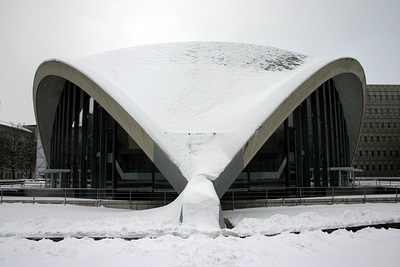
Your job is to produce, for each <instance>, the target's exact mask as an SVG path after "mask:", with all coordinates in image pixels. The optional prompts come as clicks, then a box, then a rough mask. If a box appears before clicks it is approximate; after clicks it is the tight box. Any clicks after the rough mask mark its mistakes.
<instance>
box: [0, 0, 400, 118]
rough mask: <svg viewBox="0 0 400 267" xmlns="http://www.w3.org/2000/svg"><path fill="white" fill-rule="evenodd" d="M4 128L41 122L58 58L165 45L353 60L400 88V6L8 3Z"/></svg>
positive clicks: (183, 0)
mask: <svg viewBox="0 0 400 267" xmlns="http://www.w3.org/2000/svg"><path fill="white" fill-rule="evenodd" d="M0 40H1V41H0V102H1V104H0V120H1V121H7V122H14V123H25V124H33V123H35V118H34V111H33V104H32V82H33V77H34V74H35V71H36V68H37V67H38V66H39V65H40V63H41V62H42V61H44V60H46V59H49V58H60V57H63V58H65V57H66V58H80V57H83V56H87V55H91V54H94V53H98V52H102V51H108V50H113V49H118V48H123V47H129V46H135V45H142V44H150V43H164V42H182V41H230V42H241V43H252V44H260V45H267V46H274V47H278V48H283V49H287V50H291V51H295V52H300V53H303V54H307V55H312V56H317V57H330V56H350V57H353V58H356V59H357V60H359V61H360V63H361V64H362V65H363V67H364V69H365V72H366V76H367V83H370V84H400V67H399V64H400V1H399V0H323V1H322V0H130V1H129V0H113V1H110V0H63V1H61V0H0Z"/></svg>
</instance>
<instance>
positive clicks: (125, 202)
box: [0, 186, 399, 210]
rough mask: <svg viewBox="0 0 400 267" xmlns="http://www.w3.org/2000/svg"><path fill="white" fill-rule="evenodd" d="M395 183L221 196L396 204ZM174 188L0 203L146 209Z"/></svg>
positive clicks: (23, 197) (54, 192)
mask: <svg viewBox="0 0 400 267" xmlns="http://www.w3.org/2000/svg"><path fill="white" fill-rule="evenodd" d="M398 191H399V190H398V187H397V186H387V187H370V186H363V187H289V188H284V187H282V188H267V189H248V190H240V191H239V190H238V191H228V192H226V193H225V194H224V196H223V197H222V198H221V206H222V208H223V209H224V210H229V209H237V208H249V207H272V206H294V205H318V204H322V205H326V204H353V203H374V202H392V203H399V196H398V193H399V192H398ZM177 196H178V194H177V193H176V192H173V191H152V190H148V191H145V190H138V189H136V188H135V189H130V188H126V189H87V188H20V189H14V188H0V204H2V203H4V202H7V203H12V202H23V203H32V204H35V203H46V204H49V203H53V204H64V205H67V204H74V205H86V206H95V207H100V206H103V207H112V208H124V209H147V208H153V207H160V206H164V205H166V204H169V203H171V202H172V201H174V200H175V198H176V197H177Z"/></svg>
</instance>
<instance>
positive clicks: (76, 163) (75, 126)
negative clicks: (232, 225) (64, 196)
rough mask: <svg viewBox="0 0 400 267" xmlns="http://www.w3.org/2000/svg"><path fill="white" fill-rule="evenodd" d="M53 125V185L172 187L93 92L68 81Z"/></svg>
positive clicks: (76, 186)
mask: <svg viewBox="0 0 400 267" xmlns="http://www.w3.org/2000/svg"><path fill="white" fill-rule="evenodd" d="M56 112H57V115H56V120H55V121H54V125H53V135H52V141H51V155H50V162H49V163H50V165H49V167H50V168H51V169H53V170H55V172H56V171H57V170H58V176H59V177H58V179H57V180H54V181H53V185H52V186H53V187H56V186H57V187H58V186H59V187H62V188H70V187H72V188H88V187H90V188H110V189H111V188H112V189H117V188H130V189H132V188H134V189H136V191H154V190H158V189H163V190H165V189H168V190H170V189H172V187H171V186H170V184H169V183H168V182H167V180H166V179H165V178H164V176H163V175H162V174H161V173H160V171H159V170H158V169H157V168H156V167H155V165H154V164H153V163H152V161H151V160H150V159H149V158H148V157H147V155H146V154H145V153H144V152H143V150H142V149H140V147H139V146H138V145H137V144H136V143H135V141H134V140H133V139H132V138H131V137H130V136H129V135H128V134H127V133H126V132H125V130H124V129H123V128H122V127H121V126H120V125H119V124H118V123H117V122H116V121H115V120H114V119H113V118H112V117H111V116H110V115H109V114H108V113H107V111H106V110H105V109H104V108H102V107H101V106H100V105H99V104H98V103H97V102H96V101H94V100H93V99H92V98H91V97H90V96H89V95H88V94H86V93H85V92H84V91H82V90H81V89H80V88H78V87H77V86H76V85H74V84H72V83H70V82H67V83H66V85H65V87H64V91H63V93H62V95H61V98H60V101H59V105H58V108H57V111H56Z"/></svg>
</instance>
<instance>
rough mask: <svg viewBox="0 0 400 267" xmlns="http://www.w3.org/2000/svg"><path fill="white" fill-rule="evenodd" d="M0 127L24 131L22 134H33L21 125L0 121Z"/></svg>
mask: <svg viewBox="0 0 400 267" xmlns="http://www.w3.org/2000/svg"><path fill="white" fill-rule="evenodd" d="M0 125H2V126H6V127H9V128H14V129H18V130H21V131H24V132H28V133H33V132H32V131H31V130H29V129H27V128H25V127H24V126H23V125H21V124H14V123H11V122H5V121H0Z"/></svg>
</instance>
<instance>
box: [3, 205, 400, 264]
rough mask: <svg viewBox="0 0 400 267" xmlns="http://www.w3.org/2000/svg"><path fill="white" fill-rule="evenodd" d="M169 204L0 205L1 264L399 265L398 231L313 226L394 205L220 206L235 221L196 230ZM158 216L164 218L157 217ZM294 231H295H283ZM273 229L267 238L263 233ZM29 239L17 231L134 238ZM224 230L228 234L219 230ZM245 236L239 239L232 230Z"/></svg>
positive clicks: (387, 213)
mask: <svg viewBox="0 0 400 267" xmlns="http://www.w3.org/2000/svg"><path fill="white" fill-rule="evenodd" d="M168 209H169V208H161V209H158V210H156V212H155V211H154V210H150V211H127V210H116V209H107V208H93V207H78V206H69V205H67V206H63V205H39V204H35V205H32V204H5V203H3V204H2V205H0V236H1V237H0V266H340V265H342V266H383V265H384V266H398V264H399V262H400V254H399V253H398V248H399V245H400V230H396V229H389V230H384V229H373V228H366V229H363V230H360V231H358V232H356V233H353V232H349V231H346V230H338V231H335V232H333V233H332V234H327V233H324V232H322V231H321V230H319V229H324V228H332V226H335V227H344V226H354V225H363V224H367V223H373V224H375V223H384V222H400V204H359V205H327V206H300V207H282V208H262V209H246V210H235V211H227V212H225V213H224V215H225V217H227V218H229V219H230V220H231V221H232V222H233V223H234V224H235V225H236V227H235V228H233V229H232V230H224V235H222V234H221V233H215V232H214V233H204V232H198V231H196V229H194V228H193V227H191V226H190V225H186V226H182V225H179V223H177V222H176V221H175V218H173V217H171V218H168V216H166V215H167V214H168ZM161 214H163V218H164V220H162V219H161ZM293 230H298V231H300V232H301V233H300V234H292V233H290V231H293ZM272 232H279V233H281V234H280V235H276V236H273V237H267V236H264V234H268V233H272ZM139 234H142V235H146V234H147V235H149V236H152V237H146V238H142V239H138V240H131V241H126V240H123V239H120V238H109V239H102V240H99V241H95V240H93V239H91V238H82V239H77V238H72V237H69V238H66V239H64V240H62V241H60V242H53V241H51V240H48V239H43V240H40V241H31V240H28V239H25V238H23V236H60V235H66V236H68V235H70V236H83V235H92V236H110V237H111V236H121V237H123V236H133V235H139ZM227 234H229V235H228V236H225V235H227ZM239 234H240V235H249V236H248V237H246V238H240V237H235V236H234V235H239Z"/></svg>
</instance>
